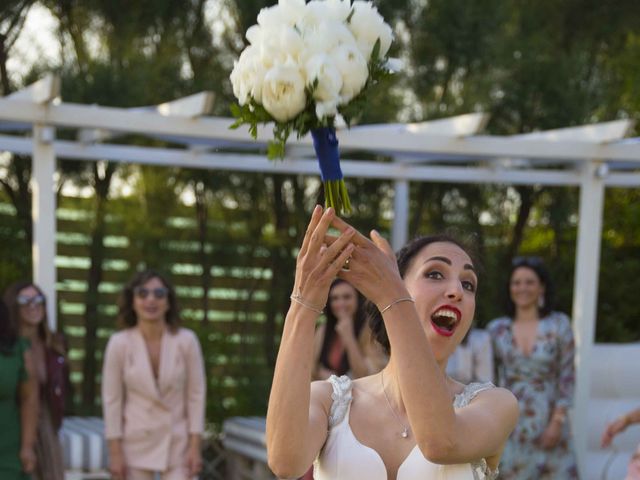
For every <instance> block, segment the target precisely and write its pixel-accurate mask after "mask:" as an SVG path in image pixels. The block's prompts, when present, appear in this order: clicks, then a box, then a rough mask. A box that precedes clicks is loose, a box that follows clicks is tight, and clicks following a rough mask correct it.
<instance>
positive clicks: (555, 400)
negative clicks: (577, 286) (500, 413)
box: [487, 312, 578, 480]
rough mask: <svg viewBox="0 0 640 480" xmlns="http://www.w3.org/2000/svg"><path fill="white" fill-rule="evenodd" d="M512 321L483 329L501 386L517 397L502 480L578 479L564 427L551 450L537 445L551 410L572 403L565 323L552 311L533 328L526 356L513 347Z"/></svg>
mask: <svg viewBox="0 0 640 480" xmlns="http://www.w3.org/2000/svg"><path fill="white" fill-rule="evenodd" d="M512 324H513V320H512V319H511V318H509V317H501V318H497V319H495V320H493V321H491V322H490V323H489V325H488V327H487V329H488V330H489V333H490V334H491V338H492V340H493V349H494V355H495V357H496V365H497V367H498V380H499V384H500V386H502V387H505V388H507V389H509V390H511V391H512V392H513V394H514V395H515V396H516V397H517V398H518V404H519V406H520V418H519V420H518V425H517V426H516V428H515V430H514V431H513V433H512V435H511V437H510V438H509V441H508V442H507V445H506V448H505V451H504V454H503V456H502V459H501V461H500V478H501V479H505V480H516V479H517V480H551V479H553V480H565V479H577V478H578V469H577V465H576V459H575V455H574V450H573V445H572V441H571V437H570V428H569V424H568V422H565V424H564V425H563V432H562V437H561V439H560V441H559V443H558V445H556V446H555V447H554V448H553V449H550V450H544V449H542V448H541V447H539V446H538V442H539V439H540V436H541V435H542V433H543V432H544V431H545V429H546V427H547V425H548V423H549V420H550V418H551V414H552V413H553V410H554V408H555V407H558V406H559V407H567V408H568V407H570V406H571V404H572V401H573V388H574V380H575V367H574V364H573V357H574V351H575V347H574V342H573V332H572V330H571V324H570V322H569V318H568V317H567V316H566V315H565V314H563V313H560V312H552V313H550V314H549V315H548V316H546V317H545V318H543V319H541V320H540V322H539V323H538V334H537V338H536V341H535V344H534V346H533V350H532V352H531V354H530V355H528V356H527V355H525V354H524V353H522V351H521V350H520V349H519V348H518V347H517V346H516V343H515V341H514V338H513V330H512Z"/></svg>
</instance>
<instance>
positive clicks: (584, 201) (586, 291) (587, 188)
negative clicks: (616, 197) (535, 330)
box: [572, 162, 604, 478]
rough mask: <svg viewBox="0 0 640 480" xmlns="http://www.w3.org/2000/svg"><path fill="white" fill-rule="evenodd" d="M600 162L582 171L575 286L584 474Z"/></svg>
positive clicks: (579, 448)
mask: <svg viewBox="0 0 640 480" xmlns="http://www.w3.org/2000/svg"><path fill="white" fill-rule="evenodd" d="M598 167H599V165H598V164H597V162H591V163H588V164H585V165H584V166H583V167H582V172H581V188H580V210H579V218H580V221H579V222H578V244H577V247H576V267H575V271H574V286H573V310H572V316H573V330H574V332H575V342H576V356H575V364H576V383H575V394H574V416H573V419H574V421H573V422H572V427H573V433H574V440H575V447H576V454H577V456H578V465H580V466H581V469H582V471H581V472H580V473H581V475H580V476H581V477H582V478H586V476H587V475H586V473H587V472H585V471H584V465H585V464H586V458H585V456H586V454H587V445H588V437H589V435H588V429H589V422H588V421H587V419H588V418H589V411H588V408H589V399H590V398H591V351H592V348H593V342H594V340H595V325H596V317H597V301H598V279H599V277H600V275H599V272H600V245H601V239H602V212H603V208H604V182H603V181H602V178H600V175H598Z"/></svg>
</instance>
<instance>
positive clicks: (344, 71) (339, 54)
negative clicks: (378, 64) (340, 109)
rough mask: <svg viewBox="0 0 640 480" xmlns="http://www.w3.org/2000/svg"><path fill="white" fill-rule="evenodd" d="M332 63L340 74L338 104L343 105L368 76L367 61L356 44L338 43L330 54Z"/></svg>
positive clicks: (353, 95)
mask: <svg viewBox="0 0 640 480" xmlns="http://www.w3.org/2000/svg"><path fill="white" fill-rule="evenodd" d="M330 57H331V59H332V60H333V63H334V64H335V66H336V68H337V69H338V71H339V72H340V75H341V76H342V88H341V89H340V105H344V104H345V103H347V102H349V101H350V100H351V99H352V98H353V97H355V96H356V95H357V94H358V93H360V91H361V90H362V88H363V87H364V85H365V83H367V78H368V77H369V68H368V67H367V61H366V60H365V59H364V57H363V56H362V53H361V52H360V50H359V49H358V47H357V46H356V45H349V44H345V45H340V46H338V47H337V48H336V49H335V50H334V51H333V52H331V54H330Z"/></svg>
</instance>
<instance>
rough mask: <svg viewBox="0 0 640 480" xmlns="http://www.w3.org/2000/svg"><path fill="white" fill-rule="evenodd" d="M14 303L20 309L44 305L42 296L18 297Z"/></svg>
mask: <svg viewBox="0 0 640 480" xmlns="http://www.w3.org/2000/svg"><path fill="white" fill-rule="evenodd" d="M16 301H17V302H18V305H20V306H21V307H25V306H27V305H33V306H38V305H42V304H43V303H44V295H35V296H33V297H29V296H27V295H18V298H16Z"/></svg>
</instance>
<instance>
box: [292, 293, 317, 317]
mask: <svg viewBox="0 0 640 480" xmlns="http://www.w3.org/2000/svg"><path fill="white" fill-rule="evenodd" d="M289 298H290V299H291V300H292V301H294V302H296V303H299V304H300V305H302V306H303V307H305V308H308V309H309V310H311V311H312V312H315V313H317V314H318V315H322V314H323V313H324V309H322V308H320V307H316V306H315V305H311V304H309V303H307V302H306V301H305V299H304V298H302V295H300V294H295V293H292V294H291V296H290V297H289Z"/></svg>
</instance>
